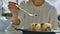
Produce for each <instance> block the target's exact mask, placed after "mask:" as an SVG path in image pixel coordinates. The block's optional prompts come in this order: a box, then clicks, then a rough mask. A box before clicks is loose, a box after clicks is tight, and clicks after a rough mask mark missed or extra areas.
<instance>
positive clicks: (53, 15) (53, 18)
mask: <svg viewBox="0 0 60 34" xmlns="http://www.w3.org/2000/svg"><path fill="white" fill-rule="evenodd" d="M49 16H50V21H49V22H50V23H51V24H52V26H53V28H54V29H57V10H56V8H54V7H52V8H51V9H50V13H49Z"/></svg>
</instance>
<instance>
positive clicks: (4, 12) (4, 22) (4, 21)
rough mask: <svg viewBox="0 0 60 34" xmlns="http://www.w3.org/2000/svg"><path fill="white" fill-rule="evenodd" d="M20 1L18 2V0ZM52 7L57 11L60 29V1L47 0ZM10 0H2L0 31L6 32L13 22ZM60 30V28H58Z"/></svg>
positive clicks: (0, 0) (0, 6)
mask: <svg viewBox="0 0 60 34" xmlns="http://www.w3.org/2000/svg"><path fill="white" fill-rule="evenodd" d="M17 1H18V0H17ZM21 1H22V0H19V1H18V3H20V2H21ZM46 1H47V2H49V3H50V4H51V5H53V6H54V7H56V9H57V15H58V16H57V23H58V27H60V0H46ZM7 5H8V0H0V31H1V32H4V30H5V29H6V27H7V26H8V25H9V23H10V21H11V19H10V18H11V16H12V14H11V13H10V11H9V10H8V7H7ZM58 29H59V28H58Z"/></svg>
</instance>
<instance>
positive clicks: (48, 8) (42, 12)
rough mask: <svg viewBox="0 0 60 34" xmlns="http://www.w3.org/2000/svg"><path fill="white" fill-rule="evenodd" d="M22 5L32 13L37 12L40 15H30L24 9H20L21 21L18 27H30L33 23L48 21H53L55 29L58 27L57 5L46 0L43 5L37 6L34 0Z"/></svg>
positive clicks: (21, 5)
mask: <svg viewBox="0 0 60 34" xmlns="http://www.w3.org/2000/svg"><path fill="white" fill-rule="evenodd" d="M20 7H21V8H22V9H24V10H26V11H28V12H29V13H31V14H35V13H37V14H38V16H33V17H31V16H29V15H28V14H26V13H25V12H24V11H23V10H21V9H20V12H19V17H20V19H21V23H20V25H19V26H18V27H17V28H21V27H23V26H24V27H28V26H29V25H30V24H31V23H33V22H35V23H41V22H45V23H46V22H47V23H51V24H52V26H53V28H54V29H57V11H56V9H55V7H53V6H52V5H50V4H49V3H48V2H45V3H44V4H43V5H42V6H39V7H36V6H34V4H33V3H32V2H27V3H26V4H25V3H24V2H22V3H21V4H20Z"/></svg>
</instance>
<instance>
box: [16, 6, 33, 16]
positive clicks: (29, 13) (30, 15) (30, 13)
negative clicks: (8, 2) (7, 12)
mask: <svg viewBox="0 0 60 34" xmlns="http://www.w3.org/2000/svg"><path fill="white" fill-rule="evenodd" d="M16 6H17V7H19V6H18V5H16ZM19 8H20V9H21V10H23V11H24V12H25V13H27V14H28V15H29V16H34V15H33V14H31V13H29V12H27V11H26V10H24V9H22V8H21V7H19Z"/></svg>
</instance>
